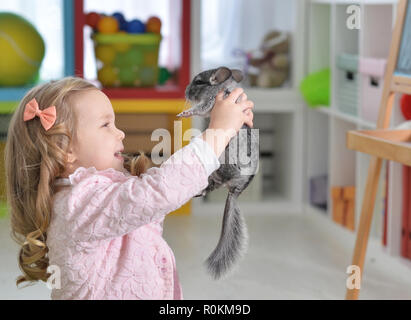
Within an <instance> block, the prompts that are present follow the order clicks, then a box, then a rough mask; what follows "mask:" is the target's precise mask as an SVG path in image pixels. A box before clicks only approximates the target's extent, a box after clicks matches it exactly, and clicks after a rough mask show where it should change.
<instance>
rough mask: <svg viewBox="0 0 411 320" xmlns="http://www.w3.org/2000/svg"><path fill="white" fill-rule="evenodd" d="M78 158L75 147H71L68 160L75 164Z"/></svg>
mask: <svg viewBox="0 0 411 320" xmlns="http://www.w3.org/2000/svg"><path fill="white" fill-rule="evenodd" d="M76 160H77V157H76V155H75V153H74V152H73V149H72V148H71V147H70V148H69V150H68V152H67V162H68V163H69V164H73V163H74V162H76Z"/></svg>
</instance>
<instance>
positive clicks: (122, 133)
mask: <svg viewBox="0 0 411 320" xmlns="http://www.w3.org/2000/svg"><path fill="white" fill-rule="evenodd" d="M117 130H118V132H119V134H120V140H123V139H124V138H125V136H126V134H125V133H124V132H123V131H121V130H120V129H117Z"/></svg>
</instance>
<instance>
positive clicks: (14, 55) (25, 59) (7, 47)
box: [0, 12, 45, 86]
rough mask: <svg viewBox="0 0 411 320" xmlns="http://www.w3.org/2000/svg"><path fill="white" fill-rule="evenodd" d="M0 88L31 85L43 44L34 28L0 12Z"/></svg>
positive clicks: (39, 63)
mask: <svg viewBox="0 0 411 320" xmlns="http://www.w3.org/2000/svg"><path fill="white" fill-rule="evenodd" d="M0 52H1V58H0V86H24V85H27V84H31V83H33V81H34V80H35V78H36V76H37V74H38V72H39V70H40V67H41V63H42V62H43V59H44V55H45V43H44V40H43V38H42V37H41V35H40V34H39V33H38V31H37V30H36V29H35V28H34V26H33V25H32V24H31V23H30V22H28V21H27V20H25V19H24V18H22V17H20V16H18V15H16V14H14V13H9V12H2V13H0Z"/></svg>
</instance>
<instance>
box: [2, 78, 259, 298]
mask: <svg viewBox="0 0 411 320" xmlns="http://www.w3.org/2000/svg"><path fill="white" fill-rule="evenodd" d="M240 96H241V97H242V99H241V102H240V103H238V104H236V103H235V101H237V99H238V98H239V97H240ZM252 108H253V103H252V102H251V101H249V100H247V98H246V96H245V94H243V91H242V89H237V90H235V91H233V92H232V93H231V94H230V96H229V97H227V98H226V99H223V98H222V94H220V95H219V96H218V97H217V99H216V103H215V107H214V109H213V112H212V114H211V119H210V124H209V128H208V129H207V130H206V131H205V132H204V133H203V134H201V135H199V136H198V137H195V138H194V139H192V140H191V142H190V143H189V144H188V145H187V146H186V147H184V148H182V149H180V150H179V151H177V152H176V153H175V154H174V155H172V156H171V157H170V158H169V159H168V160H167V161H165V162H164V163H163V164H162V165H161V167H159V168H150V169H148V170H147V171H146V172H144V171H145V170H146V168H145V165H146V163H147V159H146V158H144V157H143V156H142V157H139V158H135V159H133V161H132V162H131V163H132V165H131V167H130V168H131V169H132V170H131V169H130V170H131V171H132V172H136V173H137V176H134V175H132V174H131V173H130V172H128V171H127V170H126V169H125V168H124V165H125V163H124V159H123V157H122V156H121V154H122V152H123V151H124V147H123V143H122V140H123V139H124V133H123V132H122V131H121V130H119V129H117V128H116V126H115V118H114V112H113V108H112V106H111V103H110V100H109V99H108V98H107V96H105V95H104V94H103V93H102V92H101V91H100V90H98V89H97V88H96V87H95V86H93V85H92V84H90V83H88V82H86V81H84V80H82V79H79V78H65V79H63V80H60V81H54V82H51V83H47V84H44V85H40V86H38V87H35V88H33V89H32V90H31V91H30V92H28V93H27V95H26V96H25V97H24V98H23V100H22V101H21V103H20V105H19V107H18V109H17V110H16V111H15V113H14V115H13V118H12V120H11V122H10V125H9V131H8V138H7V145H6V153H5V160H6V180H7V199H8V206H9V208H10V211H11V224H12V236H13V238H14V239H15V241H17V242H18V243H19V245H20V246H21V250H20V253H19V257H18V262H19V266H20V269H21V271H22V273H23V275H22V276H20V277H19V278H18V279H17V281H16V282H17V285H18V284H20V283H23V282H26V281H28V282H34V281H38V280H42V281H44V282H46V281H47V280H48V278H49V277H50V275H51V271H50V270H58V271H59V272H58V273H55V274H54V271H53V276H54V275H57V276H59V277H60V279H58V280H59V281H56V282H55V283H56V284H57V283H59V285H56V286H53V290H52V293H51V297H52V299H182V291H181V286H180V283H179V280H178V276H177V272H176V266H175V261H174V255H173V252H172V251H171V249H170V248H169V246H168V245H167V243H166V242H165V240H164V239H163V238H162V222H163V220H164V217H165V215H166V214H168V213H170V212H172V211H174V210H176V209H177V208H179V207H180V206H182V205H183V204H184V203H186V202H187V201H189V200H190V199H191V198H192V197H193V196H195V195H197V194H199V193H200V192H201V191H202V190H203V189H204V188H205V187H206V186H207V185H208V176H209V175H210V174H211V173H212V172H213V171H214V170H216V169H218V167H219V166H220V163H219V162H218V157H219V156H220V155H221V154H222V152H223V151H224V149H225V147H226V146H227V144H228V142H229V141H230V139H231V138H232V137H233V135H235V134H236V133H237V132H238V131H239V129H240V128H241V126H242V125H243V124H244V123H246V124H248V125H249V126H250V127H252V120H253V113H252V111H251V109H252ZM217 129H222V130H217ZM216 132H218V133H216ZM222 132H226V134H222ZM139 174H140V175H139ZM49 266H50V267H54V268H53V269H51V268H50V269H49V270H47V269H48V267H49Z"/></svg>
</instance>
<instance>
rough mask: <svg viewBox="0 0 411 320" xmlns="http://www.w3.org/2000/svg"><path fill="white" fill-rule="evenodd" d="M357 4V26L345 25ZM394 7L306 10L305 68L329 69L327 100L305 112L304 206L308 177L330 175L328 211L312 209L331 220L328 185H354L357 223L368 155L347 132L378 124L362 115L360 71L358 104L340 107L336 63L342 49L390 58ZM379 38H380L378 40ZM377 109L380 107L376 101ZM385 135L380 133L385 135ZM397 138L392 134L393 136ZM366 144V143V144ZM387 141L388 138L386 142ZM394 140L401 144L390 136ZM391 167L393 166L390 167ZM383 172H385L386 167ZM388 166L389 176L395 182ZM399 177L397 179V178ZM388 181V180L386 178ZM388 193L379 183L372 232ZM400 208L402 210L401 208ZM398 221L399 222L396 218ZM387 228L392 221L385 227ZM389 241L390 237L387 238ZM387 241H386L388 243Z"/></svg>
mask: <svg viewBox="0 0 411 320" xmlns="http://www.w3.org/2000/svg"><path fill="white" fill-rule="evenodd" d="M353 4H354V5H357V6H359V8H360V11H361V27H360V29H353V30H351V29H349V28H348V27H347V24H346V23H347V19H348V17H349V14H348V13H347V7H348V6H350V5H353ZM395 11H396V1H390V0H388V1H366V0H358V1H339V0H328V1H327V0H323V1H321V0H311V1H309V8H308V10H307V12H308V15H309V18H308V19H309V22H308V25H309V29H308V47H307V51H308V57H307V73H308V74H310V73H314V72H316V71H320V70H322V69H324V68H329V69H330V70H331V92H330V105H329V106H320V107H317V108H314V109H311V108H308V110H307V111H306V115H307V116H306V139H307V140H306V144H307V165H306V171H305V183H304V186H305V189H304V199H305V201H306V203H305V205H304V207H305V208H308V210H311V209H312V205H311V203H310V197H309V195H310V184H309V182H310V179H312V178H313V177H316V176H321V175H324V174H325V175H327V177H328V195H327V198H328V205H327V210H321V209H316V211H319V212H322V213H324V214H326V215H327V216H328V218H330V219H332V216H333V214H332V212H333V209H332V206H333V201H332V199H331V196H330V190H331V187H334V186H355V187H356V199H357V201H356V204H355V220H356V225H358V221H359V216H360V212H361V201H360V200H361V199H362V195H363V189H364V186H365V183H366V177H367V172H368V166H369V162H368V159H369V156H367V155H364V154H361V153H357V152H355V151H354V150H349V149H348V148H347V132H349V131H353V130H360V131H361V132H368V131H369V130H372V129H374V128H376V123H375V121H371V120H370V119H369V118H367V117H366V116H365V112H364V100H363V97H364V96H363V83H364V81H362V80H363V78H362V77H364V76H363V75H362V74H360V73H358V75H357V76H358V80H359V81H358V86H357V88H356V89H357V90H358V95H357V97H356V98H355V101H357V102H358V103H357V108H356V110H355V112H353V113H348V112H346V111H344V109H342V108H340V107H341V105H340V101H341V100H340V98H339V96H338V93H339V89H340V88H341V86H342V85H343V81H344V80H343V77H341V73H340V74H339V72H340V71H341V70H339V69H338V68H337V62H338V56H339V55H340V54H351V55H356V56H358V57H359V58H375V59H386V58H387V57H388V52H389V47H390V42H391V32H392V28H393V22H394V17H395ZM377 38H378V41H376V39H377ZM375 108H377V109H378V108H379V106H375ZM383 136H384V134H383ZM348 139H349V141H348V143H353V142H352V141H355V143H357V141H358V140H357V139H360V140H361V139H364V137H363V136H361V137H358V136H355V137H353V136H351V135H350V136H349V137H348ZM365 139H367V143H372V140H373V139H379V138H378V137H367V138H365ZM394 140H395V138H394ZM367 143H366V144H365V148H367V146H366V145H367ZM389 143H390V142H388V141H387V144H389ZM392 143H400V142H399V141H397V142H396V141H394V142H392ZM390 169H391V168H390ZM384 172H385V171H384ZM391 173H392V170H390V181H391V182H393V180H392V176H391ZM400 181H401V180H400ZM385 182H386V181H385V174H383V175H382V176H381V180H380V186H383V185H384V183H385ZM387 183H388V182H387ZM398 183H399V182H396V183H395V182H394V184H393V183H390V184H389V188H388V189H389V190H388V194H389V197H390V198H389V199H388V202H389V203H390V206H391V207H390V208H389V213H388V214H389V215H390V212H393V211H398V210H399V209H398V206H397V205H395V203H393V201H392V199H391V197H392V193H393V190H394V189H395V188H398V186H397V185H398ZM387 197H388V196H387V195H386V194H385V190H382V187H381V188H380V190H379V191H378V193H377V199H378V200H377V203H376V205H375V209H374V215H373V217H374V220H373V227H372V229H371V236H372V237H378V239H381V237H382V226H383V222H382V221H383V218H384V216H383V214H382V212H383V209H384V201H385V199H386V198H387ZM399 212H400V211H399ZM395 223H397V222H395ZM389 228H390V226H389ZM391 244H392V242H391ZM391 244H388V246H390V245H391Z"/></svg>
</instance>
